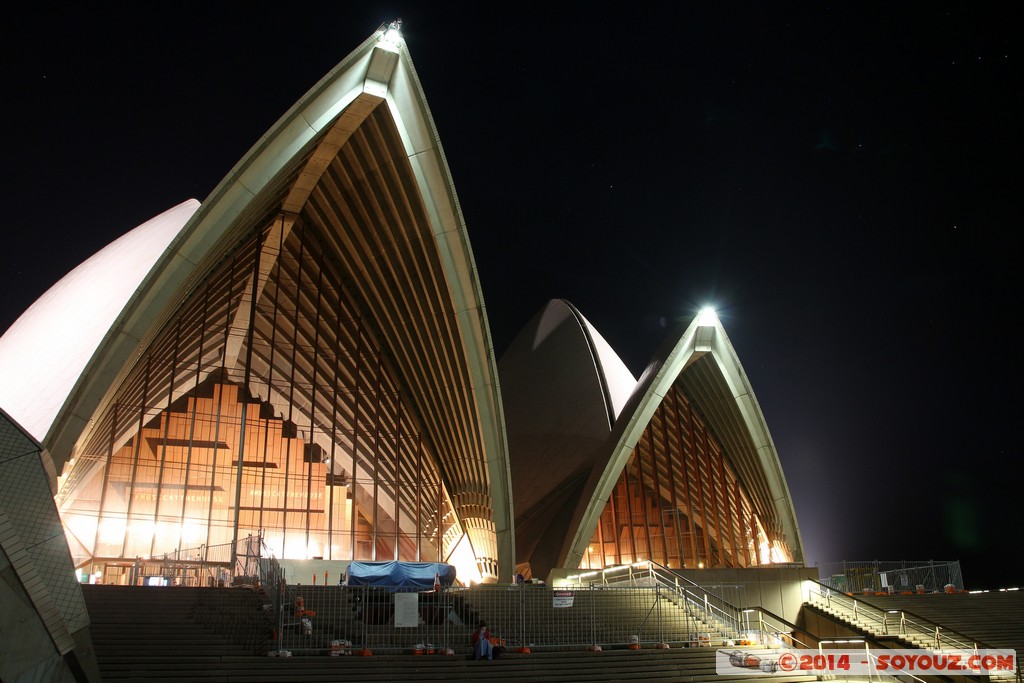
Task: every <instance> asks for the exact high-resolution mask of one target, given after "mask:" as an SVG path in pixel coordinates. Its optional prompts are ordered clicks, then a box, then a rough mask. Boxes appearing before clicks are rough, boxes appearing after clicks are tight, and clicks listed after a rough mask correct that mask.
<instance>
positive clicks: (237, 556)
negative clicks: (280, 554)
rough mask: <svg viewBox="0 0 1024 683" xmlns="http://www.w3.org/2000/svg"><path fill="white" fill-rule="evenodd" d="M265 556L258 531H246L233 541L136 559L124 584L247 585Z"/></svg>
mask: <svg viewBox="0 0 1024 683" xmlns="http://www.w3.org/2000/svg"><path fill="white" fill-rule="evenodd" d="M269 555H270V553H269V551H267V550H266V548H265V547H264V544H263V536H262V534H250V535H248V536H246V537H245V538H240V539H238V542H237V543H221V544H219V545H199V546H196V547H194V548H175V549H174V550H173V551H171V552H167V553H163V554H161V555H153V556H151V557H146V558H142V557H139V558H136V559H135V564H134V565H133V566H132V567H131V569H130V571H129V572H128V585H131V586H141V585H162V586H171V585H173V586H225V585H232V584H246V585H251V584H254V583H256V578H257V576H258V574H259V563H260V561H261V560H260V558H261V557H265V556H269Z"/></svg>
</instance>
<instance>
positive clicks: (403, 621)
mask: <svg viewBox="0 0 1024 683" xmlns="http://www.w3.org/2000/svg"><path fill="white" fill-rule="evenodd" d="M268 585H269V584H268ZM280 605H281V607H280V611H279V614H280V615H281V616H280V620H279V623H280V627H279V629H278V638H279V641H278V645H277V649H278V650H279V651H288V652H291V653H294V654H296V655H300V654H304V655H305V654H323V653H325V652H331V651H332V650H334V652H333V653H334V654H346V653H348V652H360V651H369V652H385V653H412V654H415V653H419V652H437V651H447V650H452V651H454V652H456V653H460V654H468V653H469V652H470V639H471V637H472V634H473V631H474V630H476V627H477V625H478V624H479V623H481V622H483V623H485V624H487V627H488V630H489V631H490V633H491V635H492V637H494V638H497V639H499V640H500V641H501V642H503V644H504V646H505V647H506V648H507V649H509V650H510V651H522V650H524V649H527V648H528V649H529V650H530V651H535V650H565V649H581V648H589V647H593V646H595V645H598V646H602V647H631V646H634V647H641V646H652V645H658V644H666V645H669V646H672V647H679V646H691V647H698V646H708V647H710V646H711V645H713V644H714V645H721V644H722V643H728V642H732V643H736V644H739V643H746V644H751V645H753V644H760V643H764V644H769V642H770V640H772V637H771V636H769V633H768V632H767V630H765V627H764V623H763V621H762V620H761V619H759V618H758V616H757V615H753V618H752V619H751V618H750V615H743V616H744V617H746V619H745V620H744V619H742V618H741V619H740V620H729V621H728V623H726V622H724V621H723V620H722V619H720V618H719V615H718V614H717V613H716V612H715V609H714V608H713V607H710V606H708V605H704V604H699V603H695V602H693V601H690V600H687V599H686V598H685V597H684V596H681V595H680V594H678V593H675V592H674V591H671V590H667V589H666V588H664V587H661V586H655V587H649V588H648V587H615V586H594V587H588V588H581V589H572V590H567V589H558V588H554V589H553V588H549V587H545V586H535V585H530V584H521V585H514V586H477V587H473V588H466V589H450V590H441V591H436V592H435V591H428V592H414V591H412V592H410V591H407V590H403V589H398V588H378V587H368V586H330V585H327V586H306V585H286V586H283V587H282V589H281V596H280ZM773 634H774V635H773V637H774V642H776V643H778V640H779V635H780V633H779V631H778V629H775V630H774V631H773Z"/></svg>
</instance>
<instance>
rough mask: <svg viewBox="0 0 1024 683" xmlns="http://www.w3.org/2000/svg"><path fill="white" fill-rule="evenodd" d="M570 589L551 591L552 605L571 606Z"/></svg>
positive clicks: (571, 593)
mask: <svg viewBox="0 0 1024 683" xmlns="http://www.w3.org/2000/svg"><path fill="white" fill-rule="evenodd" d="M572 598H573V592H572V591H551V606H552V607H572Z"/></svg>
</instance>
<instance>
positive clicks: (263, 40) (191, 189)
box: [0, 1, 1024, 587]
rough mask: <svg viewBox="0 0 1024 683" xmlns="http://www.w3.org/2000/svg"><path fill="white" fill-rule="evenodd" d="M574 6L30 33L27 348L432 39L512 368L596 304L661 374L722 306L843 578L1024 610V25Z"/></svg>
mask: <svg viewBox="0 0 1024 683" xmlns="http://www.w3.org/2000/svg"><path fill="white" fill-rule="evenodd" d="M553 4H554V3H549V5H540V6H537V7H534V8H528V7H526V6H515V7H516V9H512V8H511V7H512V6H510V8H509V9H508V10H507V11H506V12H505V13H503V14H501V15H498V14H488V13H487V12H495V10H493V9H490V10H482V11H483V12H484V13H483V14H473V13H466V12H456V11H454V10H449V9H445V7H444V6H443V5H442V4H440V3H429V4H427V3H416V4H414V3H408V4H407V6H402V5H401V4H393V5H387V4H383V3H363V4H362V6H361V7H360V8H359V9H353V8H351V7H348V6H346V5H347V3H336V2H332V3H304V4H301V5H300V4H293V5H289V6H287V8H286V7H285V6H283V5H280V4H276V5H271V4H266V5H263V4H260V3H252V2H247V3H243V2H226V1H225V2H208V3H189V2H176V3H147V4H145V5H139V4H134V5H127V4H126V5H109V4H104V5H102V6H99V5H92V6H91V5H88V4H77V5H74V6H73V7H70V8H67V9H50V8H49V7H50V6H48V5H47V6H46V7H47V9H46V10H45V11H43V10H37V11H36V13H34V14H24V13H22V14H20V15H19V14H18V13H15V14H14V15H13V16H10V17H9V24H8V26H9V28H8V34H9V35H7V36H6V38H5V43H6V48H7V50H6V52H7V54H8V57H7V58H6V59H5V60H3V66H2V67H0V68H2V69H3V86H4V92H5V93H6V96H5V107H4V108H5V118H6V120H7V122H8V123H7V126H6V127H7V136H6V139H5V142H4V152H3V161H4V168H5V174H4V180H5V182H4V183H3V189H2V192H3V198H4V206H5V207H6V218H5V221H4V222H5V227H4V237H5V239H4V242H5V248H4V250H3V261H2V268H0V278H2V281H0V286H2V291H3V292H4V293H5V295H4V297H3V302H2V312H0V330H2V329H6V327H7V326H8V325H9V324H10V323H11V322H13V320H14V319H15V318H16V317H17V316H18V315H19V314H20V312H21V311H22V310H24V309H25V308H26V307H27V306H28V305H29V304H30V303H31V302H32V301H33V300H34V299H35V298H36V297H37V296H39V295H40V294H42V292H44V291H45V290H46V288H48V287H49V286H50V285H51V284H52V283H53V282H55V281H56V280H57V279H59V278H60V277H61V276H62V275H64V273H66V272H67V271H68V270H70V269H71V268H73V267H74V266H75V265H77V264H78V263H79V262H80V261H81V260H83V259H84V258H85V257H87V256H88V255H90V254H91V253H93V252H95V251H96V250H98V249H100V248H101V247H103V246H104V245H106V244H107V243H109V242H110V241H111V240H113V239H114V238H116V237H118V236H119V235H121V234H123V233H124V232H126V231H128V230H129V229H131V228H133V227H134V226H136V225H138V224H139V223H142V222H143V221H145V220H146V219H148V218H150V217H152V216H154V215H156V214H158V213H160V212H161V211H163V210H165V209H167V208H169V207H171V206H173V205H175V204H177V203H179V202H180V201H182V200H184V199H186V198H188V197H195V198H197V199H204V198H205V197H206V195H207V194H208V193H209V192H210V191H211V190H212V189H213V187H214V186H215V184H216V183H217V182H218V181H219V180H220V179H221V178H222V177H223V176H224V175H226V174H227V172H228V171H229V170H230V169H231V168H232V166H233V165H234V164H235V163H236V162H237V161H238V160H239V159H240V158H241V157H242V155H243V154H244V153H245V152H246V151H247V150H248V149H249V147H250V146H252V145H253V144H254V143H255V142H256V141H257V139H258V138H259V137H260V136H261V135H262V134H263V133H264V132H266V131H267V130H268V129H269V128H270V127H271V126H272V125H273V123H274V122H275V121H276V120H277V119H278V118H279V117H280V116H281V115H282V114H283V113H284V112H285V111H286V110H287V109H288V108H289V107H290V106H291V105H292V104H293V103H294V102H295V101H296V100H297V99H298V98H299V97H300V96H301V95H302V94H303V93H304V92H305V91H306V90H308V89H309V88H310V87H311V86H312V85H313V84H314V83H315V82H316V81H317V80H319V79H320V78H321V77H322V76H323V75H324V74H325V73H327V71H329V70H330V69H331V68H332V67H333V66H334V65H335V64H337V63H338V62H339V61H340V60H341V59H342V58H343V57H344V56H345V55H346V54H348V52H350V51H351V50H352V49H354V48H355V47H356V45H358V44H359V43H360V42H361V41H362V40H363V39H364V38H366V37H367V36H368V35H369V34H370V33H372V32H373V30H374V29H375V28H376V27H377V26H378V25H379V24H380V23H381V22H382V21H386V20H390V19H393V18H395V17H397V16H401V17H402V18H403V20H404V27H403V28H404V35H405V38H406V40H407V43H408V45H409V49H410V52H411V54H412V57H413V60H414V63H415V64H416V67H417V70H418V72H419V75H420V78H421V80H422V82H423V86H424V89H425V91H426V95H427V99H428V101H429V103H430V106H431V110H432V112H433V115H434V119H435V122H436V124H437V127H438V129H439V131H440V135H441V140H442V143H443V145H444V149H445V153H446V155H447V158H448V162H449V164H450V166H451V171H452V174H453V177H454V180H455V186H456V188H457V191H458V194H459V198H460V201H461V203H462V208H463V211H464V214H465V218H466V222H467V225H468V230H469V235H470V239H471V241H472V245H473V249H474V252H475V256H476V261H477V265H478V268H479V272H480V276H481V279H482V283H483V288H484V296H485V299H486V303H487V306H488V313H489V316H490V322H491V326H492V332H493V334H494V339H495V344H496V347H497V352H498V353H499V354H500V353H501V352H502V351H503V349H504V348H505V346H506V345H507V344H508V342H509V341H510V340H511V338H512V336H513V335H514V334H515V332H516V331H517V330H518V329H519V328H520V327H521V326H522V325H523V324H525V323H526V321H527V320H528V319H529V318H530V317H531V316H532V315H533V313H534V312H536V310H538V309H539V308H540V306H541V305H542V304H543V303H544V302H545V301H546V300H547V299H550V298H554V297H562V298H566V299H569V300H570V301H572V302H573V303H575V304H576V305H577V306H578V307H579V308H580V310H581V311H582V312H583V314H584V315H586V316H587V317H588V318H589V319H590V320H591V322H592V323H593V324H594V325H595V326H596V327H597V329H598V330H600V331H601V333H602V334H603V335H604V336H605V337H606V338H607V339H608V341H609V342H610V343H611V344H612V346H613V347H614V348H615V349H616V350H618V351H619V353H620V355H621V356H622V357H623V359H624V360H625V361H626V363H627V364H628V365H629V366H630V368H631V369H632V370H633V371H634V373H636V374H639V373H640V371H641V370H642V369H643V366H644V365H645V364H646V362H647V361H648V360H649V359H650V357H651V355H652V354H653V353H654V351H655V349H656V348H657V347H658V346H659V345H660V344H661V343H662V342H663V341H664V339H665V338H666V336H667V335H668V334H669V333H670V330H671V329H672V328H674V327H675V326H676V325H677V324H679V323H680V322H684V321H686V322H688V321H689V319H690V318H692V316H693V315H694V313H695V311H696V310H697V308H698V307H700V306H703V305H706V304H711V305H714V306H716V308H717V309H718V310H719V313H720V316H721V317H722V320H723V323H724V325H725V328H726V330H727V331H728V332H729V335H730V337H731V339H732V341H733V344H734V345H735V346H736V348H737V351H738V353H739V356H740V358H741V360H742V362H743V364H744V367H745V368H746V370H747V373H748V375H749V376H750V379H751V382H752V384H753V387H754V389H755V391H756V392H757V396H758V399H759V401H760V403H761V407H762V409H763V410H764V413H765V416H766V418H767V420H768V424H769V427H770V429H771V431H772V434H773V436H774V439H775V444H776V446H777V448H778V451H779V454H780V457H781V459H782V463H783V467H784V469H785V472H786V475H787V478H788V481H789V486H790V489H791V492H792V494H793V498H794V501H795V505H796V511H797V516H798V519H799V521H800V525H801V531H802V534H803V539H804V544H805V547H806V551H807V555H808V561H809V563H810V564H814V563H815V562H825V561H830V560H841V559H849V560H854V559H860V560H865V559H866V560H872V559H880V560H896V559H922V560H927V559H936V560H939V559H960V560H961V561H962V565H963V571H964V577H965V582H966V584H967V586H968V587H999V586H1007V585H1019V584H1022V583H1024V569H1022V568H1021V564H1022V562H1024V556H1022V553H1021V546H1020V541H1019V538H1020V530H1019V529H1020V526H1021V522H1022V521H1024V519H1022V518H1024V515H1022V513H1021V506H1020V498H1021V491H1022V490H1024V489H1022V482H1024V465H1022V462H1021V446H1020V437H1019V431H1020V430H1019V425H1021V424H1022V421H1021V419H1020V413H1021V409H1022V407H1024V406H1022V400H1021V394H1020V390H1019V386H1020V382H1021V380H1022V379H1024V378H1022V373H1021V362H1020V360H1019V359H1018V357H1017V356H1016V355H1015V353H1014V352H1013V350H1012V349H1013V348H1014V347H1015V343H1014V342H1013V339H1014V338H1015V333H1014V332H1013V330H1016V329H1019V328H1020V327H1021V326H1022V322H1024V321H1022V315H1021V304H1020V295H1021V293H1022V291H1021V290H1022V287H1021V278H1020V276H1019V275H1018V273H1017V271H1016V267H1017V260H1018V252H1019V249H1018V247H1015V246H1014V245H1016V244H1018V242H1017V238H1016V237H1015V236H1014V232H1015V230H1013V229H1012V228H1011V225H1017V224H1018V223H1019V221H1020V219H1019V218H1017V219H1014V218H1013V216H1014V215H1015V214H1016V213H1017V211H1016V208H1017V207H1016V202H1015V201H1014V200H1018V199H1019V197H1020V194H1021V193H1020V190H1021V188H1022V173H1021V170H1020V169H1021V161H1020V154H1021V150H1022V145H1021V122H1022V121H1024V106H1022V94H1021V93H1022V84H1024V79H1022V78H1021V75H1022V74H1021V66H1020V65H1021V52H1020V50H1019V49H1018V47H1019V45H1018V43H1017V42H1016V41H1015V40H1013V37H1014V36H1015V35H1016V34H1018V33H1019V23H1017V22H1016V21H1011V16H1010V9H1009V5H1010V3H970V4H968V3H959V4H955V5H954V4H949V5H945V4H938V3H916V4H915V3H884V4H879V5H867V4H863V3H849V4H846V5H842V4H824V3H822V4H817V5H811V4H789V3H749V4H748V3H739V4H728V3H671V4H665V5H663V6H657V5H653V6H644V5H641V4H637V3H619V4H617V5H616V7H617V9H616V10H615V12H614V13H606V14H602V13H594V12H593V11H588V9H587V8H588V7H591V6H593V7H596V5H593V4H582V3H581V4H579V5H578V6H577V7H575V8H574V9H558V10H556V9H553V8H552V6H551V5H553ZM975 5H982V6H981V7H977V6H975ZM997 5H998V7H997ZM1003 5H1007V8H1006V9H1005V10H1003V9H1001V7H1002V6H1003ZM143 7H144V8H145V9H144V10H142V13H140V8H143ZM425 7H429V11H427V10H426V9H424V8H425ZM1004 11H1005V15H1004V14H1002V13H1003V12H1004ZM1011 202H1014V203H1011Z"/></svg>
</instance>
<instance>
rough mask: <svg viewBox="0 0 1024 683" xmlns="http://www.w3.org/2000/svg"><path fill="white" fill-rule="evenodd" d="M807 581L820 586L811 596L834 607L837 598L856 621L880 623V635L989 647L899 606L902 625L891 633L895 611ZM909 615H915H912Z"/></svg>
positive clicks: (939, 646) (962, 647)
mask: <svg viewBox="0 0 1024 683" xmlns="http://www.w3.org/2000/svg"><path fill="white" fill-rule="evenodd" d="M807 581H810V582H811V583H812V584H815V585H817V586H818V587H819V589H820V590H818V591H814V590H813V589H812V590H811V591H810V597H813V596H814V595H815V594H817V595H818V596H819V597H820V598H821V599H822V600H823V601H824V602H825V604H826V606H828V607H831V606H832V602H833V601H835V602H836V603H837V604H839V605H841V606H842V607H843V608H844V609H846V610H847V611H848V612H851V613H852V614H853V619H854V622H855V623H859V624H864V623H865V622H866V623H868V624H870V623H876V624H879V627H878V630H879V631H880V633H876V635H884V636H888V635H895V636H898V637H909V636H911V635H918V636H919V637H922V638H931V639H932V644H933V645H934V647H935V648H936V649H942V648H943V647H949V648H953V649H960V650H972V649H973V650H977V649H978V648H979V646H981V647H989V646H988V645H986V644H985V643H981V642H980V641H977V640H974V639H973V638H969V637H968V636H966V635H964V634H962V633H958V632H956V631H952V630H951V629H947V628H945V627H944V626H942V625H941V624H937V623H935V622H933V621H931V620H929V619H926V618H925V617H922V616H921V615H919V614H915V613H913V612H910V611H908V610H898V612H899V615H900V621H899V628H898V630H897V632H896V633H894V634H893V633H890V632H889V614H892V613H895V612H892V611H889V610H884V609H882V608H881V607H878V606H877V605H873V604H871V603H870V602H868V601H866V600H864V599H862V598H861V599H858V598H854V597H853V596H850V595H847V594H846V593H842V592H838V591H836V590H835V589H834V588H832V587H830V586H828V585H826V584H824V583H821V582H820V581H815V580H814V579H807ZM908 615H909V616H910V617H914V618H908ZM918 620H919V621H918ZM950 634H953V635H950Z"/></svg>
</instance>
